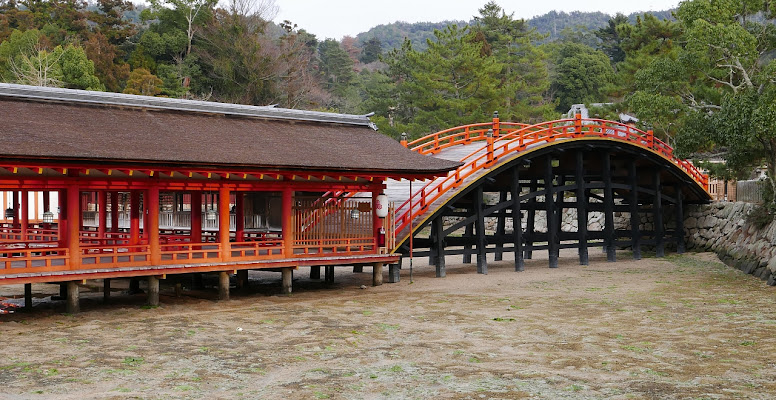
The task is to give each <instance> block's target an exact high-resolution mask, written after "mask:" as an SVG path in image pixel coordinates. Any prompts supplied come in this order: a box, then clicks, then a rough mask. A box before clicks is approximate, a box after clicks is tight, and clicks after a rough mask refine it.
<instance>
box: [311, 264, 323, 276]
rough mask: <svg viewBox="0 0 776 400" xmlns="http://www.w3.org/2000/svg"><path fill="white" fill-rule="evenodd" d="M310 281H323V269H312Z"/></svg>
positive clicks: (316, 267)
mask: <svg viewBox="0 0 776 400" xmlns="http://www.w3.org/2000/svg"><path fill="white" fill-rule="evenodd" d="M310 279H321V267H319V266H313V267H310Z"/></svg>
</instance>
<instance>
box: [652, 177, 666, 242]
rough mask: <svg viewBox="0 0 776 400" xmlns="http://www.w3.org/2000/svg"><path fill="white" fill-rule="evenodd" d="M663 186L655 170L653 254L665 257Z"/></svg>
mask: <svg viewBox="0 0 776 400" xmlns="http://www.w3.org/2000/svg"><path fill="white" fill-rule="evenodd" d="M662 190H663V186H662V184H661V183H660V171H659V170H658V171H655V204H653V206H652V210H653V211H654V213H655V214H654V219H653V222H654V224H655V229H653V231H654V232H655V256H656V257H665V255H666V251H665V243H664V241H663V239H664V236H665V232H664V230H663V193H662Z"/></svg>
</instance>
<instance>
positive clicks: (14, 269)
mask: <svg viewBox="0 0 776 400" xmlns="http://www.w3.org/2000/svg"><path fill="white" fill-rule="evenodd" d="M4 245H5V244H4ZM23 245H24V247H22V245H21V244H20V246H19V247H13V246H4V247H3V249H0V274H2V275H10V274H18V273H28V272H52V271H62V270H68V269H70V267H69V265H68V259H69V256H68V249H65V248H58V247H27V246H28V244H27V243H24V244H23Z"/></svg>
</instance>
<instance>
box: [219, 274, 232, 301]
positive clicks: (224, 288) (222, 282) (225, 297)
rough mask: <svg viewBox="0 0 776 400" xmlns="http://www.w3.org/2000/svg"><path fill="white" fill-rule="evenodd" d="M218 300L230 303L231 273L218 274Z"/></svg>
mask: <svg viewBox="0 0 776 400" xmlns="http://www.w3.org/2000/svg"><path fill="white" fill-rule="evenodd" d="M218 300H220V301H229V272H227V271H219V272H218Z"/></svg>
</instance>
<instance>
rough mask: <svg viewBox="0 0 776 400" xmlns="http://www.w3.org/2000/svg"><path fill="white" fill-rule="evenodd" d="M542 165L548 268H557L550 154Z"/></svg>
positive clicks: (553, 177)
mask: <svg viewBox="0 0 776 400" xmlns="http://www.w3.org/2000/svg"><path fill="white" fill-rule="evenodd" d="M545 160H546V161H545V165H544V206H545V209H546V212H547V255H548V257H549V261H550V268H558V254H559V250H560V247H559V245H560V242H559V240H558V222H557V218H558V213H557V210H556V206H555V199H554V197H553V195H554V188H553V180H554V179H555V174H554V173H553V171H552V155H549V154H548V155H547V157H545Z"/></svg>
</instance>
